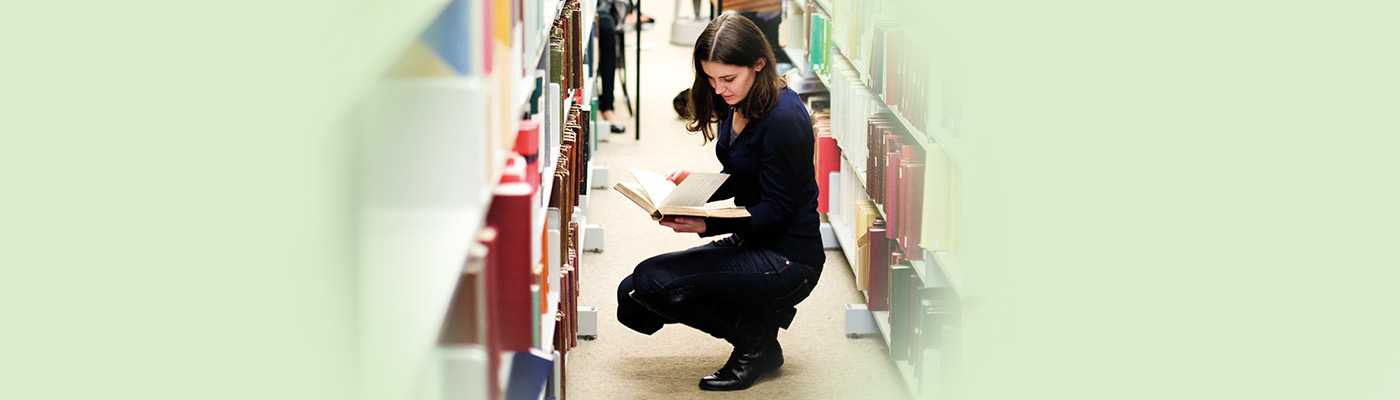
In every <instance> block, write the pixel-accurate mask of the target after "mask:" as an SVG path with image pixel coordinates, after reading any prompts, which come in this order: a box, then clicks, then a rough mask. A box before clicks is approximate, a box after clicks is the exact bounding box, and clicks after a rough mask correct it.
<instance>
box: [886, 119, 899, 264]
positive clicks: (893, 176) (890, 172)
mask: <svg viewBox="0 0 1400 400" xmlns="http://www.w3.org/2000/svg"><path fill="white" fill-rule="evenodd" d="M885 148H886V149H900V148H901V147H900V145H898V144H897V143H886V144H885ZM903 158H904V155H903V153H901V152H900V151H898V150H896V151H891V152H888V153H885V182H884V186H885V193H884V196H883V197H884V200H885V204H884V206H885V229H886V231H887V232H889V233H888V236H889V237H890V239H895V238H898V237H899V236H898V232H902V231H901V230H900V229H902V225H901V224H902V222H903V220H901V219H900V216H901V215H903V214H901V212H902V208H901V207H903V206H904V205H903V204H902V203H901V202H900V201H899V195H900V192H901V188H902V180H901V179H900V177H899V163H900V161H901V160H902V159H903ZM890 249H891V250H903V247H901V246H899V245H898V244H895V245H894V246H892V247H891V248H890Z"/></svg>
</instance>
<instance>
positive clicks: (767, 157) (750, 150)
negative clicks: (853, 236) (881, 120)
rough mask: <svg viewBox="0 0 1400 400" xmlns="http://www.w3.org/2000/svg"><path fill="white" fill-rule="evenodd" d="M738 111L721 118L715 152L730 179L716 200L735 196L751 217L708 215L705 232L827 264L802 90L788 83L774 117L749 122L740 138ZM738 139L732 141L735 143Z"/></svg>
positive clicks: (771, 113) (811, 139)
mask: <svg viewBox="0 0 1400 400" xmlns="http://www.w3.org/2000/svg"><path fill="white" fill-rule="evenodd" d="M733 122H734V110H733V108H732V107H731V108H730V110H729V116H728V117H726V118H725V119H724V121H721V122H720V123H719V140H718V143H716V146H715V153H716V154H717V155H718V156H719V162H720V164H722V165H724V172H725V173H728V174H729V179H727V180H725V181H724V185H723V186H720V188H719V190H718V191H716V192H715V195H714V196H713V197H712V198H711V199H710V201H715V200H722V199H727V198H730V197H733V198H734V204H735V205H739V206H744V207H746V208H748V211H749V214H750V215H751V217H749V218H706V219H705V226H706V232H705V233H704V234H702V235H701V236H714V235H720V234H725V233H733V234H735V235H737V236H739V237H740V238H742V239H743V241H744V244H745V245H756V246H762V247H764V248H767V249H770V250H773V251H775V252H777V253H778V254H782V255H783V256H785V257H787V258H788V259H790V260H792V261H795V262H798V263H802V264H807V265H810V266H813V267H817V268H821V266H822V264H823V263H824V262H826V253H825V252H824V251H823V250H822V239H821V230H820V224H821V217H820V216H819V215H818V214H817V181H816V178H815V176H816V171H815V167H814V166H813V165H812V160H813V151H814V150H813V147H814V146H815V143H816V139H815V137H814V135H813V134H812V119H811V117H810V116H808V115H807V107H806V106H805V105H803V104H802V99H801V98H799V97H798V96H797V92H793V91H792V89H787V88H784V89H783V90H782V96H781V98H780V99H779V100H778V103H777V104H776V105H774V106H773V109H772V110H771V111H769V112H768V116H766V117H764V118H763V119H761V120H756V121H749V124H748V126H745V127H744V130H743V131H742V132H739V135H738V136H737V137H735V136H734V132H732V124H733ZM731 141H732V143H731Z"/></svg>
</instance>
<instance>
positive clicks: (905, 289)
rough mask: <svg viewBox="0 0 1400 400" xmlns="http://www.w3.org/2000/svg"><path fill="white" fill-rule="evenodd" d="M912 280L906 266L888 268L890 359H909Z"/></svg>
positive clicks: (912, 269)
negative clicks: (910, 283)
mask: <svg viewBox="0 0 1400 400" xmlns="http://www.w3.org/2000/svg"><path fill="white" fill-rule="evenodd" d="M912 280H914V268H913V267H911V266H909V265H908V264H897V265H891V266H890V281H889V283H888V285H889V287H890V359H891V360H894V361H904V360H907V359H908V358H909V340H910V338H909V323H910V321H909V315H908V312H909V303H910V300H911V298H912V297H913V294H912V293H910V292H909V282H910V281H912Z"/></svg>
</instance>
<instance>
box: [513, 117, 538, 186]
mask: <svg viewBox="0 0 1400 400" xmlns="http://www.w3.org/2000/svg"><path fill="white" fill-rule="evenodd" d="M515 154H519V155H520V156H521V157H524V158H525V181H526V182H527V183H529V184H530V186H534V187H540V123H539V122H538V121H535V120H530V119H527V120H524V121H520V131H519V132H517V133H516V135H515Z"/></svg>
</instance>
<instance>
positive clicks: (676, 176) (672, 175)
mask: <svg viewBox="0 0 1400 400" xmlns="http://www.w3.org/2000/svg"><path fill="white" fill-rule="evenodd" d="M689 176H690V170H688V169H668V170H666V174H665V175H662V176H661V177H662V178H666V180H668V181H671V183H674V184H677V185H679V184H681V182H682V181H685V178H686V177H689Z"/></svg>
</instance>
